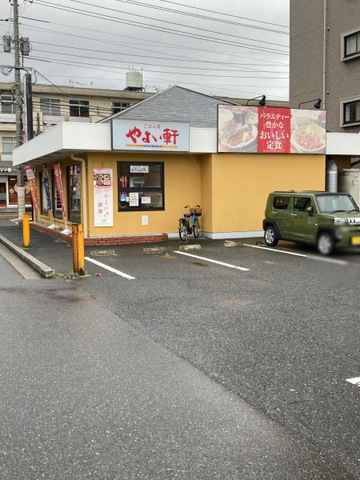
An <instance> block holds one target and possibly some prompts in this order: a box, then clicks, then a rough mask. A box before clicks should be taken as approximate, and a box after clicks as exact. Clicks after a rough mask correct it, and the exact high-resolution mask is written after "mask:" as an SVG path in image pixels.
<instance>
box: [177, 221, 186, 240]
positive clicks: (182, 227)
mask: <svg viewBox="0 0 360 480" xmlns="http://www.w3.org/2000/svg"><path fill="white" fill-rule="evenodd" d="M179 237H180V240H182V241H183V242H186V240H187V230H186V226H185V225H184V223H183V222H181V221H180V222H179Z"/></svg>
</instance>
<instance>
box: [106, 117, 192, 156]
mask: <svg viewBox="0 0 360 480" xmlns="http://www.w3.org/2000/svg"><path fill="white" fill-rule="evenodd" d="M111 140H112V149H113V150H141V151H144V150H148V151H154V150H160V151H177V152H179V151H180V152H188V151H189V150H190V125H189V124H188V123H170V122H157V121H144V120H122V119H113V120H112V128H111Z"/></svg>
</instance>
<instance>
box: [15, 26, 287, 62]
mask: <svg viewBox="0 0 360 480" xmlns="http://www.w3.org/2000/svg"><path fill="white" fill-rule="evenodd" d="M51 24H52V25H58V26H63V27H69V25H68V24H67V25H64V24H59V23H54V22H51ZM22 25H25V26H28V27H30V30H40V31H43V32H51V33H53V34H59V35H62V36H63V35H66V36H67V37H74V38H81V39H85V40H93V41H94V40H95V41H97V42H100V43H105V44H109V45H114V46H117V47H122V46H123V45H122V44H119V43H118V42H111V41H109V40H104V39H103V38H94V36H91V37H87V36H84V35H79V34H74V33H67V32H59V31H57V30H54V29H46V28H42V27H34V26H29V25H27V24H26V23H25V24H24V23H22ZM70 28H75V27H73V26H70ZM76 28H77V29H79V30H85V31H91V32H92V33H93V32H97V33H100V34H102V35H104V34H105V35H114V36H116V37H124V38H126V41H127V44H126V46H127V45H128V42H129V39H131V41H132V42H133V40H134V39H135V40H140V39H139V38H137V37H129V36H127V35H126V36H125V35H119V34H113V33H110V32H104V31H100V30H93V29H87V28H78V27H76ZM152 43H156V44H158V45H164V46H166V48H170V47H174V48H179V46H178V45H177V44H176V45H175V44H169V43H164V42H159V41H153V42H152ZM140 45H143V43H140ZM132 48H135V49H139V48H137V47H136V46H135V45H134V43H132ZM182 49H185V50H191V51H198V52H208V53H212V54H214V53H215V52H214V50H206V49H204V48H196V47H195V46H191V47H188V46H186V45H183V46H182ZM141 50H142V51H147V52H151V53H153V54H154V53H156V51H154V49H152V50H150V49H147V48H144V47H141ZM221 54H222V55H226V54H227V52H224V51H222V52H221ZM231 55H232V56H234V55H233V53H231ZM171 57H173V58H175V59H177V58H179V59H189V60H192V61H198V60H197V59H194V58H189V57H184V56H183V55H181V56H180V55H174V54H171ZM242 57H245V58H247V55H244V54H242ZM250 58H251V59H254V53H252V56H251V57H250ZM266 60H267V62H269V59H268V58H267V59H266ZM199 61H201V60H199ZM224 64H226V63H224ZM237 64H238V62H237ZM277 65H283V66H287V65H284V64H283V63H280V62H271V63H267V64H263V66H277Z"/></svg>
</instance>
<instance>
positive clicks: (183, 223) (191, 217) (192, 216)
mask: <svg viewBox="0 0 360 480" xmlns="http://www.w3.org/2000/svg"><path fill="white" fill-rule="evenodd" d="M184 208H188V209H189V213H184V216H183V217H181V218H179V237H180V240H182V241H183V242H187V237H188V235H194V237H195V238H198V237H199V232H200V222H199V218H198V217H201V214H202V208H201V207H200V205H196V207H190V205H185V207H184Z"/></svg>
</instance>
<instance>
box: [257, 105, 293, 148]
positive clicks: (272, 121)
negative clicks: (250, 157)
mask: <svg viewBox="0 0 360 480" xmlns="http://www.w3.org/2000/svg"><path fill="white" fill-rule="evenodd" d="M290 119H291V111H290V108H271V107H266V108H258V150H257V151H258V152H259V153H287V152H289V151H290Z"/></svg>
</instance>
